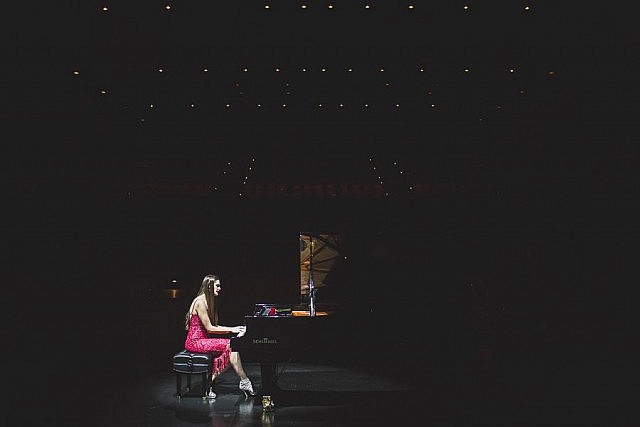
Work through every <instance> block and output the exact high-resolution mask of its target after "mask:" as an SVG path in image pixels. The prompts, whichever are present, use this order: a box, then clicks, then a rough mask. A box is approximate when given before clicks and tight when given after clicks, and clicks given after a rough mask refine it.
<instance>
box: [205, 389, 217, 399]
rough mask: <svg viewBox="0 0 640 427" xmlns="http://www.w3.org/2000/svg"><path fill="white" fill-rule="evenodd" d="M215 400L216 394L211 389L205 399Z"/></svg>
mask: <svg viewBox="0 0 640 427" xmlns="http://www.w3.org/2000/svg"><path fill="white" fill-rule="evenodd" d="M215 398H216V394H215V393H214V392H213V388H210V389H209V393H207V395H206V396H205V399H215Z"/></svg>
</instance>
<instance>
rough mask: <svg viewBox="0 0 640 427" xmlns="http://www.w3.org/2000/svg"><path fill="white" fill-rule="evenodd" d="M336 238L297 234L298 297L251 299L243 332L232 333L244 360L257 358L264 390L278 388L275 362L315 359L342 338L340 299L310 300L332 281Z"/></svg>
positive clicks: (267, 392) (233, 344)
mask: <svg viewBox="0 0 640 427" xmlns="http://www.w3.org/2000/svg"><path fill="white" fill-rule="evenodd" d="M337 242H338V238H337V236H335V235H312V234H306V233H305V234H301V235H300V278H301V279H300V280H301V283H300V298H301V302H299V303H295V304H271V303H258V304H255V308H254V312H253V313H252V314H251V315H248V316H245V325H246V327H247V329H246V333H245V334H244V335H243V336H241V337H234V338H231V349H232V350H233V351H239V352H240V354H241V355H242V358H243V360H247V361H257V362H259V363H260V373H261V377H262V378H261V380H262V387H261V391H260V392H261V394H262V395H273V394H276V393H277V392H278V391H279V387H278V385H277V365H278V363H280V362H288V361H295V360H308V359H309V358H311V359H313V360H314V361H317V360H318V359H322V358H323V357H324V356H326V355H328V354H330V353H333V352H335V351H339V349H340V348H342V346H343V345H344V343H345V342H346V341H345V337H347V335H348V334H347V330H348V328H347V327H346V323H345V322H344V313H342V311H341V310H340V304H339V303H336V302H333V303H327V302H320V301H313V298H312V297H313V294H314V287H316V288H318V289H323V288H326V287H328V286H329V285H330V284H331V283H330V281H327V280H326V278H327V277H330V276H329V274H330V272H331V270H332V267H333V266H335V264H336V261H338V259H339V251H338V249H339V248H338V244H337ZM314 257H315V258H316V261H315V265H316V267H315V268H318V271H320V273H319V274H317V275H315V272H314V260H313V258H314ZM317 260H322V262H318V261H317ZM314 279H315V280H314ZM310 281H311V284H310V283H309V282H310ZM314 282H315V283H314ZM310 285H311V286H310Z"/></svg>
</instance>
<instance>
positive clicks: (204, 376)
mask: <svg viewBox="0 0 640 427" xmlns="http://www.w3.org/2000/svg"><path fill="white" fill-rule="evenodd" d="M208 376H209V375H207V373H206V372H203V373H202V397H203V398H204V397H207V394H208V393H209V382H208V381H207V377H208Z"/></svg>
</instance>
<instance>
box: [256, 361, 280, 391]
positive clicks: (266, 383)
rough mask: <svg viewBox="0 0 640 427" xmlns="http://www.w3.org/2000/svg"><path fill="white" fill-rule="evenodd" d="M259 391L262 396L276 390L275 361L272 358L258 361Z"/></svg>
mask: <svg viewBox="0 0 640 427" xmlns="http://www.w3.org/2000/svg"><path fill="white" fill-rule="evenodd" d="M260 375H261V377H262V378H261V382H262V387H261V392H260V394H261V395H262V396H271V395H273V394H275V392H277V391H278V385H277V383H276V361H275V359H273V358H265V359H263V360H262V361H261V362H260Z"/></svg>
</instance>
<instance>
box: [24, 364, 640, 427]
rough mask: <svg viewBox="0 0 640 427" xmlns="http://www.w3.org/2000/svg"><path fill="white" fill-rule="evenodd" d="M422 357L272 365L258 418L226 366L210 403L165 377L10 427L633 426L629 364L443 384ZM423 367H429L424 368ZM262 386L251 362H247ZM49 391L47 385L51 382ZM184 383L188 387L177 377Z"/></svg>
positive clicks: (512, 370) (68, 402)
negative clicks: (272, 381)
mask: <svg viewBox="0 0 640 427" xmlns="http://www.w3.org/2000/svg"><path fill="white" fill-rule="evenodd" d="M427 356H429V355H426V354H422V355H420V354H419V353H415V354H412V355H405V357H404V359H403V358H398V359H397V360H395V361H394V364H393V367H390V368H389V369H377V367H378V366H380V365H379V364H374V365H370V366H367V364H366V363H358V360H357V358H354V359H351V360H345V363H343V364H335V363H333V364H325V363H316V362H313V363H312V362H304V363H303V362H295V363H294V362H291V363H289V364H286V365H284V364H281V365H279V366H278V372H279V377H278V385H279V386H280V388H281V389H282V390H283V391H282V392H281V393H279V394H278V395H275V396H273V399H274V402H275V408H274V410H273V411H272V412H265V411H263V408H262V402H261V400H260V399H259V398H258V397H254V398H251V397H249V398H245V396H244V394H243V393H242V392H241V391H240V390H239V389H238V378H237V376H236V375H235V373H234V372H233V370H231V369H229V370H227V371H226V372H225V373H223V374H222V375H221V376H220V377H219V378H218V379H217V380H216V383H215V391H216V393H217V398H216V399H214V400H203V399H202V398H201V397H200V392H201V390H202V389H201V388H200V387H201V385H200V383H199V378H198V377H197V376H194V377H193V382H192V389H191V391H190V392H189V393H187V395H185V396H183V397H182V398H177V397H176V396H175V392H176V381H175V375H174V374H173V372H172V371H171V370H170V369H168V370H167V371H165V372H157V373H152V374H148V375H146V376H144V377H142V378H129V379H118V378H114V379H113V380H112V381H103V382H102V384H99V385H98V386H96V387H94V388H87V387H82V388H78V389H77V390H75V391H71V388H70V387H69V384H67V387H66V389H65V388H63V387H61V388H60V390H67V391H66V392H62V391H61V392H60V393H56V391H55V387H50V391H49V392H48V394H47V395H44V396H43V395H42V394H41V393H38V390H36V395H37V396H38V397H37V398H29V399H26V402H24V403H25V405H24V407H22V408H20V410H19V411H18V413H17V417H14V423H15V425H25V426H26V425H42V424H51V423H55V424H59V423H63V424H61V425H87V426H89V425H90V426H154V427H162V426H247V427H248V426H352V425H364V426H372V425H394V426H413V425H420V426H456V427H457V426H547V425H549V426H551V425H553V426H568V425H580V426H608V427H610V426H631V425H634V423H633V422H634V421H635V420H638V419H640V410H639V409H638V406H637V405H636V402H635V398H637V396H638V395H640V381H639V380H640V375H639V374H638V369H637V367H636V366H635V364H633V363H631V361H629V360H628V359H627V361H626V362H625V361H624V360H623V359H616V357H615V355H612V357H610V358H608V359H607V358H591V359H583V360H581V361H580V360H577V359H575V360H574V361H572V360H571V358H566V359H563V360H556V359H548V360H541V359H540V358H539V357H538V356H539V355H531V357H530V358H527V356H526V355H518V356H517V357H516V355H512V357H509V358H508V359H507V360H505V361H504V362H503V366H502V367H501V370H500V372H499V375H497V376H493V377H490V378H482V376H480V375H475V376H473V375H469V374H468V373H465V374H464V377H462V378H458V379H457V380H455V381H454V380H450V379H449V380H447V378H445V377H443V376H440V377H438V376H436V375H433V373H434V372H438V371H439V372H445V371H446V368H447V367H446V364H444V361H441V362H440V363H443V364H442V365H441V366H435V365H433V360H431V361H430V360H426V359H424V358H425V357H427ZM427 367H429V368H427ZM245 370H246V371H247V373H248V375H249V377H250V378H251V379H252V381H253V384H254V388H255V389H256V390H259V389H260V369H259V365H258V364H257V363H253V362H251V363H245ZM51 385H52V386H53V385H54V384H51ZM183 386H186V381H184V380H183Z"/></svg>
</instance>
